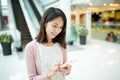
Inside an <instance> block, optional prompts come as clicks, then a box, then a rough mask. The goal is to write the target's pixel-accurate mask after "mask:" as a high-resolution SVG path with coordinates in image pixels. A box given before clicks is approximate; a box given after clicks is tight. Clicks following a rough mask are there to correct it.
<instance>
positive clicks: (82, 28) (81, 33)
mask: <svg viewBox="0 0 120 80" xmlns="http://www.w3.org/2000/svg"><path fill="white" fill-rule="evenodd" d="M78 31H79V32H78V33H79V36H80V44H83V45H84V44H86V35H87V34H88V30H87V28H86V27H85V26H80V27H79V30H78Z"/></svg>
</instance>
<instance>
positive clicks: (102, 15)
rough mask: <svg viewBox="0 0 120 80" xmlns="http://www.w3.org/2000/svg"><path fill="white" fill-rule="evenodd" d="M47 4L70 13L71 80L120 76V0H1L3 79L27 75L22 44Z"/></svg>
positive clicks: (0, 67) (29, 37)
mask: <svg viewBox="0 0 120 80" xmlns="http://www.w3.org/2000/svg"><path fill="white" fill-rule="evenodd" d="M49 7H57V8H60V9H62V10H63V11H64V12H65V14H66V17H67V36H66V42H67V48H68V58H69V59H76V62H75V63H74V64H73V69H72V73H71V74H70V75H69V76H67V80H73V79H75V78H76V79H78V80H80V79H82V80H120V77H119V74H120V70H119V67H120V59H119V57H120V0H0V80H28V75H27V70H26V65H25V54H24V48H25V46H26V44H27V43H28V42H30V41H31V40H33V39H34V38H35V37H36V35H37V34H38V32H39V30H40V25H39V23H40V20H41V17H42V15H43V13H44V12H45V10H46V9H48V8H49ZM81 31H82V32H81ZM81 36H85V38H84V39H83V38H82V39H81ZM78 70H79V72H80V73H79V74H78V72H77V71H78Z"/></svg>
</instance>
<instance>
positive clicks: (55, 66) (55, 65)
mask: <svg viewBox="0 0 120 80" xmlns="http://www.w3.org/2000/svg"><path fill="white" fill-rule="evenodd" d="M58 66H59V63H55V64H54V65H52V67H53V68H52V71H51V72H49V73H48V75H47V76H48V79H50V78H52V77H53V76H54V75H55V74H56V73H57V72H58V71H59V70H58Z"/></svg>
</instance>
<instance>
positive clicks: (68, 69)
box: [59, 63, 71, 75]
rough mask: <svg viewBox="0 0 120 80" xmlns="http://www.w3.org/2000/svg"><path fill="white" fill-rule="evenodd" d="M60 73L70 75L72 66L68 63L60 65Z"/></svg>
mask: <svg viewBox="0 0 120 80" xmlns="http://www.w3.org/2000/svg"><path fill="white" fill-rule="evenodd" d="M59 71H60V72H63V73H65V74H66V75H68V74H69V73H70V72H71V65H70V64H68V63H64V64H60V65H59Z"/></svg>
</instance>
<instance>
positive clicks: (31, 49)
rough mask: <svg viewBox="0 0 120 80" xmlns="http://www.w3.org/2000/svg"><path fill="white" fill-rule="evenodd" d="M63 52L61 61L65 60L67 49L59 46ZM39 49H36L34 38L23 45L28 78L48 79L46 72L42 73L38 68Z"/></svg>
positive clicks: (36, 79)
mask: <svg viewBox="0 0 120 80" xmlns="http://www.w3.org/2000/svg"><path fill="white" fill-rule="evenodd" d="M61 50H62V53H63V63H65V62H66V61H67V51H66V49H64V48H63V47H61ZM39 51H40V50H38V46H37V41H36V39H34V40H33V41H31V42H29V43H28V44H27V45H26V47H25V59H26V66H27V71H28V76H29V79H30V80H49V79H48V77H47V74H42V72H41V68H40V52H39Z"/></svg>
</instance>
